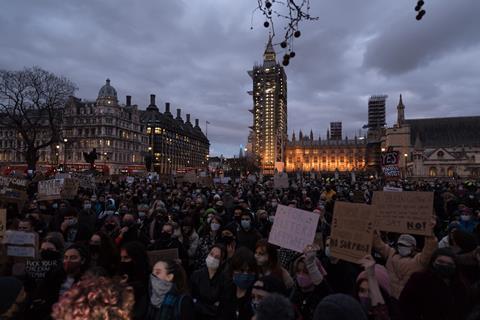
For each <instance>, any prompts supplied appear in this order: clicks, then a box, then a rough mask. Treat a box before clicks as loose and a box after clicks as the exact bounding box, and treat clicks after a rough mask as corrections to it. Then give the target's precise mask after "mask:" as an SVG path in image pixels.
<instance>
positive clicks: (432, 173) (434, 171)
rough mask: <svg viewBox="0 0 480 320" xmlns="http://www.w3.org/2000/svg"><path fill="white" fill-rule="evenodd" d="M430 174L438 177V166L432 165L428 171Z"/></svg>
mask: <svg viewBox="0 0 480 320" xmlns="http://www.w3.org/2000/svg"><path fill="white" fill-rule="evenodd" d="M428 174H429V176H430V177H436V176H437V168H435V167H430V170H429V171H428Z"/></svg>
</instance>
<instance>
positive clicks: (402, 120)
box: [397, 95, 405, 127]
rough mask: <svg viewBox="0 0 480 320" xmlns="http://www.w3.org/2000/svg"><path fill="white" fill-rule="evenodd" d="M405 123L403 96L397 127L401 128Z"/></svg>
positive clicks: (399, 105) (400, 102)
mask: <svg viewBox="0 0 480 320" xmlns="http://www.w3.org/2000/svg"><path fill="white" fill-rule="evenodd" d="M404 123H405V106H404V105H403V101H402V95H400V100H399V101H398V105H397V126H398V127H401V126H402V125H403V124H404Z"/></svg>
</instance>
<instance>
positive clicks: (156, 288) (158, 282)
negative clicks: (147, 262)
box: [150, 274, 172, 308]
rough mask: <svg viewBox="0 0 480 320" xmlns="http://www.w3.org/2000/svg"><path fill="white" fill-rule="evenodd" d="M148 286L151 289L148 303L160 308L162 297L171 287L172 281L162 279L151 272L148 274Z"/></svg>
mask: <svg viewBox="0 0 480 320" xmlns="http://www.w3.org/2000/svg"><path fill="white" fill-rule="evenodd" d="M150 287H151V290H152V294H151V296H150V303H151V304H152V305H153V306H155V307H157V308H160V306H161V305H162V303H163V299H164V298H165V295H166V294H167V292H168V291H170V289H171V288H172V283H171V282H168V281H165V280H162V279H160V278H158V277H156V276H154V275H153V274H151V275H150Z"/></svg>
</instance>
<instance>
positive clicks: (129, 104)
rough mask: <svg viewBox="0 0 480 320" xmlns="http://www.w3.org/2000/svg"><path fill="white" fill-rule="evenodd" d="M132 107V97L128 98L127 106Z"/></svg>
mask: <svg viewBox="0 0 480 320" xmlns="http://www.w3.org/2000/svg"><path fill="white" fill-rule="evenodd" d="M131 105H132V96H127V106H128V107H129V106H131Z"/></svg>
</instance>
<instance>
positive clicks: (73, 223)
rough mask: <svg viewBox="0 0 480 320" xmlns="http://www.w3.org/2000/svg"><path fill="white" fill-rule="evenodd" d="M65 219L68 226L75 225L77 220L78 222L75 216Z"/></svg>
mask: <svg viewBox="0 0 480 320" xmlns="http://www.w3.org/2000/svg"><path fill="white" fill-rule="evenodd" d="M66 221H67V224H68V225H69V226H74V225H76V224H77V222H78V220H77V218H73V219H68V220H66Z"/></svg>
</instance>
